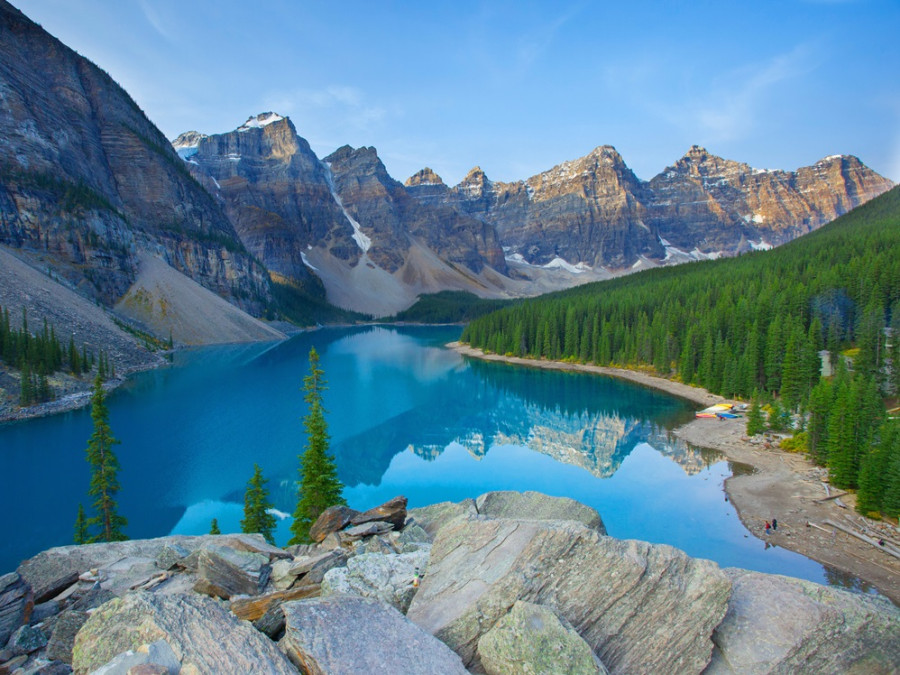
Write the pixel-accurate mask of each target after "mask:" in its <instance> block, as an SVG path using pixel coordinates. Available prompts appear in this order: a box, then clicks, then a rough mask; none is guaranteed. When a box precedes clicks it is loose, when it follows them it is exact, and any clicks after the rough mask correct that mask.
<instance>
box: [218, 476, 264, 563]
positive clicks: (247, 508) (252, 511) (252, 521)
mask: <svg viewBox="0 0 900 675" xmlns="http://www.w3.org/2000/svg"><path fill="white" fill-rule="evenodd" d="M267 482H268V481H267V480H266V479H265V478H263V475H262V469H260V468H259V464H254V465H253V477H252V478H251V479H250V481H249V482H248V483H247V490H246V491H245V492H244V519H243V520H242V521H241V532H247V533H249V534H253V533H256V532H258V533H259V534H261V535H262V536H263V537H265V540H266V541H267V542H269V543H270V544H273V545H274V544H275V535H274V532H275V516H273V515H272V514H271V513H269V509H271V508H272V503H271V502H270V501H269V491H268V490H267V489H266V483H267ZM216 526H218V523H216Z"/></svg>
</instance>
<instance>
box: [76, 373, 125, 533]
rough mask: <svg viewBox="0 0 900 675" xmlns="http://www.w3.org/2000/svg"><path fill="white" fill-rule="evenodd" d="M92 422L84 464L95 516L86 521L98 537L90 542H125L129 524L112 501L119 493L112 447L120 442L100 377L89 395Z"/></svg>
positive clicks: (96, 379) (117, 461)
mask: <svg viewBox="0 0 900 675" xmlns="http://www.w3.org/2000/svg"><path fill="white" fill-rule="evenodd" d="M91 420H93V423H94V432H93V433H92V434H91V437H90V439H88V446H87V451H86V454H87V461H88V463H90V465H91V471H92V473H91V487H90V489H89V490H88V494H89V495H91V496H92V497H94V505H93V506H94V511H95V513H96V515H95V516H94V517H93V518H88V521H87V525H88V527H93V526H96V527H98V528H99V530H100V531H99V533H98V534H96V535H95V536H93V537H91V539H90V541H124V540H125V539H128V537H127V536H125V533H124V532H123V531H122V528H123V527H125V525H127V524H128V520H126V519H125V517H124V516H120V515H119V514H118V512H117V510H116V509H117V504H116V501H115V497H116V494H117V493H118V492H119V479H118V477H117V474H118V471H119V460H118V459H117V458H116V455H115V454H114V453H113V446H115V445H118V444H119V441H118V440H117V439H116V438H114V437H113V435H112V429H110V426H109V410H108V409H107V407H106V403H105V400H104V396H103V381H102V380H101V379H100V376H99V374H98V375H97V377H95V378H94V391H93V394H92V395H91Z"/></svg>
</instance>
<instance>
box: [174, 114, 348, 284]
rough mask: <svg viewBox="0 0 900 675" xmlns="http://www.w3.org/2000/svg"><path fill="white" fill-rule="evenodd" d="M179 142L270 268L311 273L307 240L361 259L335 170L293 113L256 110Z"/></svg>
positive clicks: (294, 276) (245, 239)
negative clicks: (231, 125) (224, 127)
mask: <svg viewBox="0 0 900 675" xmlns="http://www.w3.org/2000/svg"><path fill="white" fill-rule="evenodd" d="M174 145H175V148H176V149H177V150H178V152H179V154H180V155H181V156H182V157H183V158H184V160H185V161H186V162H187V165H188V166H189V167H190V168H192V169H193V170H194V175H195V176H196V177H197V178H198V180H201V181H202V182H204V184H205V185H206V186H207V189H209V190H210V192H211V193H213V194H215V195H217V196H218V197H219V199H220V200H221V203H222V205H223V206H224V209H225V211H226V213H227V214H228V217H229V219H230V220H231V222H232V223H233V224H234V227H235V229H236V230H237V232H238V234H239V235H240V237H241V240H242V241H243V242H244V244H245V245H246V246H247V248H248V249H249V250H250V251H251V252H252V253H253V254H254V255H255V256H256V257H257V258H259V259H260V260H261V261H262V262H263V263H264V264H265V265H266V266H267V267H268V268H269V270H271V271H272V272H275V273H277V274H280V275H283V276H286V277H289V278H292V279H295V280H303V279H306V278H308V277H309V275H310V271H309V268H308V267H307V265H306V264H305V263H304V260H303V256H304V252H305V251H306V250H307V249H306V247H307V246H308V245H312V244H316V245H319V244H321V245H324V246H326V247H327V248H328V249H329V250H330V252H331V253H332V254H333V255H335V256H336V257H338V258H340V259H342V260H348V261H351V262H356V260H358V258H359V253H360V250H359V248H358V247H357V245H356V244H355V243H354V242H353V240H352V233H353V230H352V228H351V226H350V223H349V222H348V221H347V219H346V217H345V216H344V214H343V212H342V211H341V208H340V206H339V205H338V204H337V203H336V201H335V199H334V197H333V195H332V188H331V177H330V174H329V172H328V168H327V166H324V165H323V164H322V163H321V162H320V161H319V159H318V158H317V157H316V155H315V153H313V151H312V150H311V149H310V147H309V144H308V143H307V142H306V141H305V140H304V139H303V138H301V137H300V136H298V135H297V130H296V129H295V128H294V125H293V124H292V123H291V121H290V120H289V119H286V118H283V117H280V116H279V115H276V114H274V113H262V114H261V115H257V116H255V117H251V118H250V119H248V120H247V122H245V123H244V124H243V125H242V126H240V127H238V129H236V130H235V131H232V132H230V133H225V134H215V135H212V136H204V135H201V134H197V133H196V132H188V133H186V134H182V135H181V136H179V137H178V139H176V141H175V142H174Z"/></svg>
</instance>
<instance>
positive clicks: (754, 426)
mask: <svg viewBox="0 0 900 675" xmlns="http://www.w3.org/2000/svg"><path fill="white" fill-rule="evenodd" d="M765 430H766V423H765V420H764V419H763V411H762V408H761V407H760V405H759V392H757V391H756V390H754V391H753V398H752V399H750V409H749V410H748V411H747V435H748V436H756V435H757V434H761V433H762V432H763V431H765Z"/></svg>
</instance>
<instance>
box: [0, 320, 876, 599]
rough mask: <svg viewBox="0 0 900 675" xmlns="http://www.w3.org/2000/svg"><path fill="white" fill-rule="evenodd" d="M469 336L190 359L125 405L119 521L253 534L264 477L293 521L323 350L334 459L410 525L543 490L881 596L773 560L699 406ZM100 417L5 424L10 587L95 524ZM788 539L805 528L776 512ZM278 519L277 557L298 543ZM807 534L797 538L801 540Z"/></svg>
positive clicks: (624, 531) (122, 397)
mask: <svg viewBox="0 0 900 675" xmlns="http://www.w3.org/2000/svg"><path fill="white" fill-rule="evenodd" d="M459 333H460V329H459V328H458V327H392V326H391V327H387V326H386V327H365V328H352V329H351V328H347V329H323V330H318V331H314V332H310V333H303V334H300V335H297V336H295V337H293V338H292V339H290V340H288V341H285V342H280V343H270V344H253V345H241V346H226V347H214V348H206V349H200V350H188V351H183V352H180V353H178V354H176V355H175V356H174V359H173V364H172V366H171V367H167V368H162V369H158V370H154V371H149V372H145V373H140V374H138V375H135V376H134V377H132V378H130V379H129V381H128V382H127V383H126V384H125V385H124V386H122V387H120V388H119V389H118V390H116V391H115V392H113V393H112V394H111V395H110V396H109V399H108V403H109V409H110V422H111V425H112V429H113V433H114V434H115V435H116V437H117V438H119V439H120V440H121V442H122V443H121V445H120V446H118V448H117V453H118V457H119V460H120V463H121V471H120V474H119V478H120V481H121V486H122V487H121V492H120V494H119V508H120V512H121V513H122V515H124V516H125V517H127V518H128V521H129V523H128V527H127V528H126V533H127V534H128V535H129V536H130V537H132V538H145V537H157V536H163V535H166V534H170V533H176V534H204V533H206V532H208V531H209V525H210V521H211V519H212V518H217V519H218V521H219V525H220V527H221V529H222V531H223V532H229V531H238V530H239V526H238V522H239V521H240V519H241V518H242V516H243V513H242V509H243V494H244V488H245V486H246V483H247V481H248V480H249V478H250V476H251V475H252V473H253V464H254V462H255V463H258V464H259V465H260V466H261V467H262V469H263V473H264V475H265V477H266V478H267V479H268V480H269V483H268V487H269V489H270V491H271V496H272V500H273V502H274V505H275V508H276V509H277V510H278V511H279V512H281V514H282V515H283V516H286V515H287V514H289V513H291V512H292V510H293V508H294V503H295V499H296V495H295V480H296V478H297V469H298V459H297V455H298V453H300V452H302V448H303V445H304V440H305V437H304V434H303V426H302V417H303V415H304V414H305V412H306V409H305V404H304V402H303V396H302V391H301V385H302V379H303V376H304V375H305V374H306V372H307V369H308V364H307V355H308V353H309V349H310V347H312V346H314V347H315V348H316V349H317V350H318V351H319V354H320V355H321V364H322V367H323V369H324V371H325V376H326V379H327V380H328V386H329V388H328V390H327V391H326V392H325V397H324V399H325V406H326V408H327V410H328V415H327V421H328V425H329V432H330V434H331V437H332V444H331V448H332V451H333V453H334V455H335V458H336V461H337V464H338V473H339V476H340V478H341V479H342V480H343V482H344V483H345V484H346V486H347V487H346V490H345V492H344V496H345V497H346V499H347V501H348V503H349V504H350V506H352V507H354V508H356V509H360V510H362V509H367V508H370V507H372V506H375V505H377V504H379V503H382V502H384V501H386V500H388V499H390V498H391V497H394V496H396V495H398V494H403V495H406V496H407V497H408V498H409V506H410V508H412V507H415V506H424V505H427V504H431V503H434V502H439V501H445V500H453V501H458V500H461V499H463V498H465V497H476V496H478V495H479V494H481V493H483V492H486V491H489V490H538V491H540V492H545V493H547V494H551V495H561V496H568V497H572V498H574V499H577V500H578V501H581V502H584V503H585V504H589V505H590V506H593V507H594V508H596V509H597V510H598V511H599V512H600V514H601V515H602V517H603V520H604V522H605V524H606V527H607V530H608V531H609V534H610V535H612V536H615V537H620V538H633V539H643V540H646V541H650V542H654V543H665V544H671V545H672V546H676V547H678V548H680V549H682V550H684V551H686V552H687V553H688V554H690V555H692V556H696V557H702V558H709V559H712V560H715V561H716V562H718V563H719V564H720V565H722V566H737V567H745V568H748V569H754V570H759V571H763V572H776V573H780V574H788V575H792V576H797V577H801V578H805V579H810V580H813V581H819V582H825V583H832V584H840V585H844V586H851V587H857V588H863V589H864V590H866V589H865V587H864V586H863V585H861V583H860V582H859V581H858V580H856V579H854V578H852V577H847V576H846V575H842V574H840V573H837V572H834V571H832V570H829V569H826V568H824V567H823V566H822V565H820V564H819V563H816V562H814V561H812V560H809V559H808V558H805V557H803V556H801V555H798V554H795V553H792V552H790V551H787V550H785V549H782V548H779V547H774V546H768V545H767V543H766V542H763V541H760V540H759V539H757V538H755V537H754V536H753V535H751V534H749V533H748V531H747V530H746V529H745V528H744V526H743V525H742V524H741V522H740V520H739V519H738V517H737V514H736V512H735V510H734V508H733V506H732V505H731V503H730V502H729V501H728V500H727V499H726V497H725V492H724V488H723V482H724V480H725V479H726V478H727V477H728V476H730V475H732V472H733V471H735V470H739V469H740V467H732V466H731V465H730V464H729V463H728V462H727V461H725V460H724V458H723V457H722V456H721V455H718V454H717V453H714V452H708V451H702V450H699V449H696V448H692V447H689V446H687V445H685V444H684V443H683V442H681V441H678V440H676V439H674V438H670V436H669V434H668V430H669V429H671V428H673V427H675V426H677V425H678V424H680V423H682V422H684V421H687V420H689V419H690V418H691V417H692V415H693V410H694V408H693V406H692V405H691V404H689V403H686V402H684V401H681V400H680V399H676V398H673V397H670V396H667V395H663V394H661V393H658V392H655V391H653V390H650V389H646V388H642V387H639V386H636V385H632V384H630V383H626V382H621V381H618V380H614V379H611V378H604V377H598V376H591V375H585V374H575V373H562V372H554V371H545V370H539V369H527V368H517V367H511V366H507V365H503V364H495V363H485V362H480V361H475V360H467V359H464V358H463V357H461V356H459V355H458V354H456V353H455V352H453V351H450V350H448V349H446V348H444V347H443V345H444V344H446V343H447V342H449V341H451V340H454V339H456V338H457V337H458V336H459ZM90 433H91V421H90V414H89V410H87V409H83V410H79V411H74V412H70V413H65V414H61V415H56V416H53V417H47V418H43V419H36V420H30V421H26V422H17V423H11V424H6V425H0V477H2V483H3V485H2V490H0V512H2V513H4V514H5V515H6V517H7V521H6V522H7V525H6V528H5V529H6V531H7V534H6V536H5V537H4V538H3V544H2V548H0V574H2V573H5V572H8V571H11V570H13V569H15V567H16V566H17V565H18V563H19V562H20V561H21V560H22V559H24V558H27V557H29V556H32V555H34V554H36V553H37V552H39V551H41V550H43V549H45V548H48V547H50V546H56V545H64V544H69V543H71V541H72V531H73V525H74V522H75V515H76V512H77V509H78V504H79V503H84V504H85V507H86V508H88V507H89V502H88V500H87V489H88V483H89V480H90V474H89V468H88V465H87V463H86V462H85V458H84V449H85V446H86V443H87V439H88V437H89V436H90ZM773 515H775V516H776V517H778V518H779V521H781V522H782V523H784V524H789V523H788V518H787V516H786V515H785V516H782V514H773ZM289 524H290V520H289V519H288V518H286V517H285V518H284V519H282V520H280V521H279V528H278V534H277V539H278V542H279V543H280V544H283V543H284V542H285V541H286V540H287V538H288V526H289ZM795 525H798V524H795Z"/></svg>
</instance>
